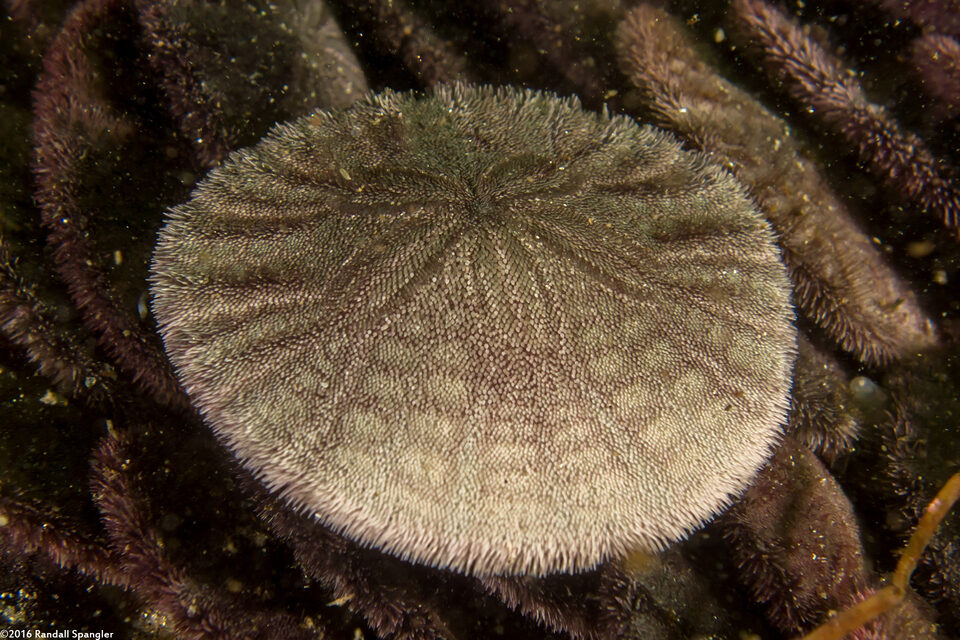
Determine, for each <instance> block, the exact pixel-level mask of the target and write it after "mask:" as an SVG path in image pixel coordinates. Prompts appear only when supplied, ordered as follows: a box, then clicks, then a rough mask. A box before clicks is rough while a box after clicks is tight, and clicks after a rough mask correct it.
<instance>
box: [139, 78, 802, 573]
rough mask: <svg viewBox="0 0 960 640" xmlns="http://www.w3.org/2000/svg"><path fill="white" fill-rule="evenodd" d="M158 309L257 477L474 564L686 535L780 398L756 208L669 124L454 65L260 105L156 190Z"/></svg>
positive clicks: (784, 335)
mask: <svg viewBox="0 0 960 640" xmlns="http://www.w3.org/2000/svg"><path fill="white" fill-rule="evenodd" d="M151 278H152V288H153V296H154V304H153V308H154V312H155V314H156V317H157V319H158V321H159V324H160V328H161V332H162V334H163V338H164V343H165V347H166V350H167V353H168V354H169V356H170V358H171V360H172V361H173V363H174V365H175V367H176V369H177V372H178V375H179V377H180V380H181V382H182V384H183V386H184V388H185V389H186V390H187V392H188V393H189V395H190V397H191V399H192V401H193V402H194V404H195V405H196V406H197V407H198V408H199V410H200V411H201V413H202V414H203V417H204V419H205V421H206V422H207V423H208V424H209V425H210V426H211V427H212V428H213V429H214V431H215V432H216V434H217V436H218V437H219V439H220V440H221V441H222V442H223V443H224V444H225V445H226V446H228V447H229V448H230V449H231V450H232V452H233V453H234V454H235V455H236V456H237V457H238V458H239V459H240V460H242V461H243V463H244V464H245V465H246V466H247V467H248V468H249V469H250V470H251V471H253V472H254V473H255V474H256V475H257V477H258V478H259V479H260V480H261V481H262V482H263V483H264V484H265V485H266V486H268V487H269V488H270V489H272V490H274V491H277V492H278V493H280V494H282V495H283V496H284V497H285V498H286V499H287V501H288V502H289V503H290V504H291V505H293V506H294V507H295V508H298V509H301V510H304V511H306V512H309V513H312V514H315V515H316V517H317V518H318V519H319V520H320V521H322V522H323V523H325V524H326V525H328V526H330V527H332V528H333V529H335V530H337V531H339V532H342V533H343V534H345V535H347V536H348V537H350V538H353V539H355V540H357V541H359V542H361V543H363V544H366V545H369V546H372V547H376V548H379V549H382V550H384V551H386V552H389V553H392V554H395V555H397V556H400V557H402V558H406V559H409V560H412V561H416V562H420V563H425V564H430V565H434V566H439V567H447V568H451V569H454V570H456V571H460V572H465V573H470V574H479V575H485V574H516V573H524V574H537V575H541V574H547V573H552V572H561V571H576V570H581V569H586V568H589V567H592V566H594V565H596V564H597V563H599V562H601V561H603V560H605V559H607V558H611V557H617V556H620V555H623V554H624V553H627V552H629V551H631V550H634V549H639V550H653V549H658V548H662V547H663V546H664V545H666V544H668V543H670V542H671V541H675V540H677V539H680V538H682V537H684V536H685V535H686V534H687V533H689V532H690V530H692V529H693V528H696V527H697V526H699V525H700V524H702V523H703V522H704V521H706V520H708V519H709V518H710V517H711V516H712V515H713V514H715V513H716V512H717V511H718V510H720V509H721V508H722V507H723V506H724V505H725V504H726V503H727V502H728V501H729V500H730V499H731V497H733V496H735V495H736V494H737V493H738V492H739V491H740V490H742V489H743V488H744V487H745V486H746V484H747V483H749V481H750V479H751V478H752V477H753V475H754V474H755V472H756V471H757V470H758V468H759V467H760V466H761V465H762V464H763V462H764V461H765V459H766V458H767V456H768V455H769V453H770V451H771V449H772V447H773V446H774V445H775V444H776V440H777V437H778V434H779V433H780V429H781V424H782V422H783V420H784V417H785V412H786V407H787V402H788V393H789V389H790V373H791V367H792V362H793V353H794V338H795V330H794V327H793V324H792V318H793V312H792V309H791V306H790V302H789V284H788V281H787V277H786V273H785V271H784V268H783V266H782V265H781V263H780V260H779V252H778V249H777V247H776V245H775V244H774V239H773V236H772V233H771V231H770V228H769V227H768V225H767V224H766V222H765V221H764V220H763V219H762V217H761V216H760V214H759V213H758V212H757V210H756V209H755V208H754V206H753V205H752V204H751V202H750V200H749V198H748V197H747V195H746V194H745V192H744V190H743V188H742V187H741V186H739V184H738V183H737V182H736V181H735V180H734V179H733V178H732V177H731V176H730V175H729V174H727V173H726V172H724V171H723V170H721V169H719V168H718V167H716V166H714V165H711V164H710V163H709V162H707V161H706V160H705V159H704V158H703V157H702V156H700V155H697V154H695V153H690V152H688V151H684V150H683V149H681V147H680V145H679V144H678V143H677V141H676V140H675V139H674V138H673V137H672V136H671V135H669V134H668V133H665V132H662V131H658V130H656V129H654V128H652V127H649V126H641V125H638V124H637V123H636V122H634V121H633V120H631V119H629V118H626V117H622V116H611V115H609V114H606V113H591V112H587V111H584V110H583V109H582V108H581V107H580V105H579V104H578V103H577V101H576V100H573V99H569V98H558V97H557V96H555V95H552V94H547V93H540V92H535V91H522V90H515V89H510V88H500V89H494V88H487V87H473V86H469V85H463V84H457V85H452V86H447V87H443V88H440V89H437V90H435V91H432V92H429V93H427V94H425V95H424V94H418V93H394V92H386V93H382V94H379V95H371V96H369V97H367V98H366V99H363V100H361V101H360V102H358V103H356V104H355V105H354V106H352V107H350V108H348V109H346V110H343V111H335V112H319V113H316V114H314V115H311V116H308V117H304V118H301V119H299V120H297V121H294V122H292V123H289V124H283V125H279V126H277V127H276V128H275V129H274V130H273V131H272V132H271V133H270V134H269V135H268V136H267V137H266V138H265V139H264V140H262V141H261V142H260V143H259V144H257V145H256V146H254V147H251V148H249V149H244V150H241V151H238V152H236V153H234V154H232V155H231V156H230V157H229V159H228V160H227V161H226V162H225V163H224V165H223V166H222V167H220V168H218V169H216V170H214V171H212V172H211V173H210V174H209V176H207V178H206V179H205V180H204V181H203V182H202V183H201V184H200V185H199V187H198V188H197V189H196V191H195V192H194V193H193V195H192V197H191V199H190V201H189V202H187V203H186V204H183V205H181V206H179V207H176V208H174V209H173V210H172V211H170V212H169V214H168V219H167V222H166V225H165V227H164V228H163V230H162V231H161V233H160V239H159V243H158V245H157V249H156V253H155V255H154V259H153V266H152V276H151Z"/></svg>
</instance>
